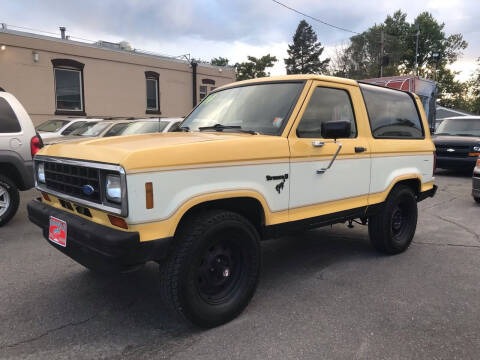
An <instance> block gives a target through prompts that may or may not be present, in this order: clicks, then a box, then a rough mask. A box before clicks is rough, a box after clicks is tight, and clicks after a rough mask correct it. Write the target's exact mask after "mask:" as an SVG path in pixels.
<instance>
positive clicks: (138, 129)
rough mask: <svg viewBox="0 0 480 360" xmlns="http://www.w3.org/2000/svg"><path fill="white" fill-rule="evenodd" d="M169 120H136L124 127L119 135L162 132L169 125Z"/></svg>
mask: <svg viewBox="0 0 480 360" xmlns="http://www.w3.org/2000/svg"><path fill="white" fill-rule="evenodd" d="M168 123H169V122H168V121H135V122H133V123H131V124H130V125H129V126H128V127H126V128H125V129H123V131H122V132H120V134H119V135H133V134H149V133H156V132H161V131H162V130H163V129H165V127H166V126H167V125H168Z"/></svg>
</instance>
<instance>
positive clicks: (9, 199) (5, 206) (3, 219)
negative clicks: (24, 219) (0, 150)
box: [0, 175, 20, 226]
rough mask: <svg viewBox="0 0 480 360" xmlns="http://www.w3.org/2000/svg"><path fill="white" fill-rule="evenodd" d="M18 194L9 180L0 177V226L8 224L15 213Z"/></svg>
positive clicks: (18, 200) (18, 201) (15, 187)
mask: <svg viewBox="0 0 480 360" xmlns="http://www.w3.org/2000/svg"><path fill="white" fill-rule="evenodd" d="M19 203H20V194H19V192H18V189H17V186H16V185H15V183H14V182H13V181H12V180H10V178H8V177H6V176H3V175H0V226H3V225H5V224H6V223H7V222H9V221H10V220H11V219H12V218H13V216H14V215H15V214H16V213H17V210H18V205H19Z"/></svg>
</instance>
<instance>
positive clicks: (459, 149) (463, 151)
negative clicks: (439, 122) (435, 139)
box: [436, 144, 471, 157]
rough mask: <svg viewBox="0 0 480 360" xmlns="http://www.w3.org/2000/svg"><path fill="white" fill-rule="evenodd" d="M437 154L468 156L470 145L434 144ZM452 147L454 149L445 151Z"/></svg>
mask: <svg viewBox="0 0 480 360" xmlns="http://www.w3.org/2000/svg"><path fill="white" fill-rule="evenodd" d="M436 148H437V155H440V156H451V157H468V154H469V153H470V152H471V151H470V146H468V145H448V144H438V145H436ZM448 149H452V150H454V151H447V150H448Z"/></svg>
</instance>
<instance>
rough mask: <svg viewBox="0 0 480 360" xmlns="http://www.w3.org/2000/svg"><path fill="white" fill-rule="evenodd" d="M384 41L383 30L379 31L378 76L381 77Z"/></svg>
mask: <svg viewBox="0 0 480 360" xmlns="http://www.w3.org/2000/svg"><path fill="white" fill-rule="evenodd" d="M384 42H385V34H384V32H383V29H382V32H381V33H380V77H383V45H384Z"/></svg>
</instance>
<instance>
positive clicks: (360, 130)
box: [28, 75, 436, 327]
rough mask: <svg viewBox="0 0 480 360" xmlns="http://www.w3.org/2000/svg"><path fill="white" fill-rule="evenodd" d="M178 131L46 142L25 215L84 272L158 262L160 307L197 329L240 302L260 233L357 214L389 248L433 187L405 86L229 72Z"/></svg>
mask: <svg viewBox="0 0 480 360" xmlns="http://www.w3.org/2000/svg"><path fill="white" fill-rule="evenodd" d="M181 130H182V131H181V132H175V133H166V134H150V135H146V134H145V135H134V136H128V137H113V138H108V139H94V140H93V139H92V140H85V141H79V142H74V143H63V144H57V145H52V146H48V147H46V148H45V149H43V150H41V151H40V153H39V154H38V155H37V156H36V157H35V169H36V186H37V189H38V190H40V192H41V194H42V197H41V198H39V200H33V201H31V202H30V203H29V205H28V214H29V218H30V219H31V221H32V222H34V223H35V224H37V225H38V226H40V227H41V228H42V230H43V236H44V237H45V238H46V239H47V240H48V242H49V243H50V244H51V245H52V246H54V247H55V248H57V249H58V250H60V251H61V252H63V253H64V254H66V255H68V256H70V257H71V258H72V259H74V260H76V261H77V262H79V263H80V264H82V265H84V266H86V267H87V268H89V269H92V270H97V271H98V270H101V271H103V270H110V271H112V270H116V271H125V270H131V269H134V268H136V267H138V266H140V265H141V264H144V263H145V262H147V261H155V262H158V263H159V264H160V278H161V286H162V296H163V297H164V301H165V304H166V305H167V306H168V307H170V308H172V309H174V310H175V311H176V312H177V313H178V314H180V315H182V316H183V317H184V318H186V319H188V320H189V321H191V322H192V323H194V324H197V325H199V326H202V327H212V326H217V325H219V324H222V323H225V322H227V321H229V320H231V319H233V318H235V317H236V316H237V315H239V314H240V313H241V312H242V310H243V309H244V308H245V306H246V305H247V304H248V302H249V301H250V299H251V297H252V296H253V293H254V292H255V288H256V286H257V282H258V278H259V272H260V263H261V251H260V245H259V244H260V240H262V239H267V238H271V237H278V236H281V235H282V234H285V233H286V232H287V231H291V230H297V229H308V228H315V227H319V226H323V225H329V224H334V223H342V222H347V221H352V220H355V219H359V222H362V223H363V224H368V229H369V234H370V239H371V242H372V244H373V246H374V248H376V249H377V250H378V251H381V252H383V253H386V254H397V253H401V252H403V251H405V250H406V249H407V248H408V246H409V245H410V243H411V241H412V238H413V236H414V233H415V229H416V224H417V202H418V201H421V200H423V199H425V198H427V197H431V196H433V195H434V193H435V190H436V186H435V185H434V177H433V171H434V166H435V165H434V152H435V147H434V145H433V143H432V141H431V138H430V133H429V131H428V126H427V122H426V119H425V114H424V111H423V109H422V104H421V102H420V100H419V98H418V97H417V96H416V95H414V94H411V93H407V92H402V91H398V90H393V89H388V88H382V87H378V86H374V85H369V84H363V83H358V82H356V81H353V80H347V79H341V78H333V77H326V76H317V75H303V76H300V75H299V76H286V77H278V78H274V77H272V78H265V79H255V80H248V81H242V82H237V83H233V84H230V85H227V86H224V87H223V88H219V89H217V90H215V91H214V92H212V93H211V94H210V95H209V96H208V97H206V98H205V99H204V100H203V101H202V102H201V103H200V104H199V105H198V106H197V107H196V108H195V109H194V110H193V111H192V112H191V113H190V114H189V115H188V116H187V117H186V118H185V120H184V122H183V123H182V125H181ZM356 221H358V220H356Z"/></svg>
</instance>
